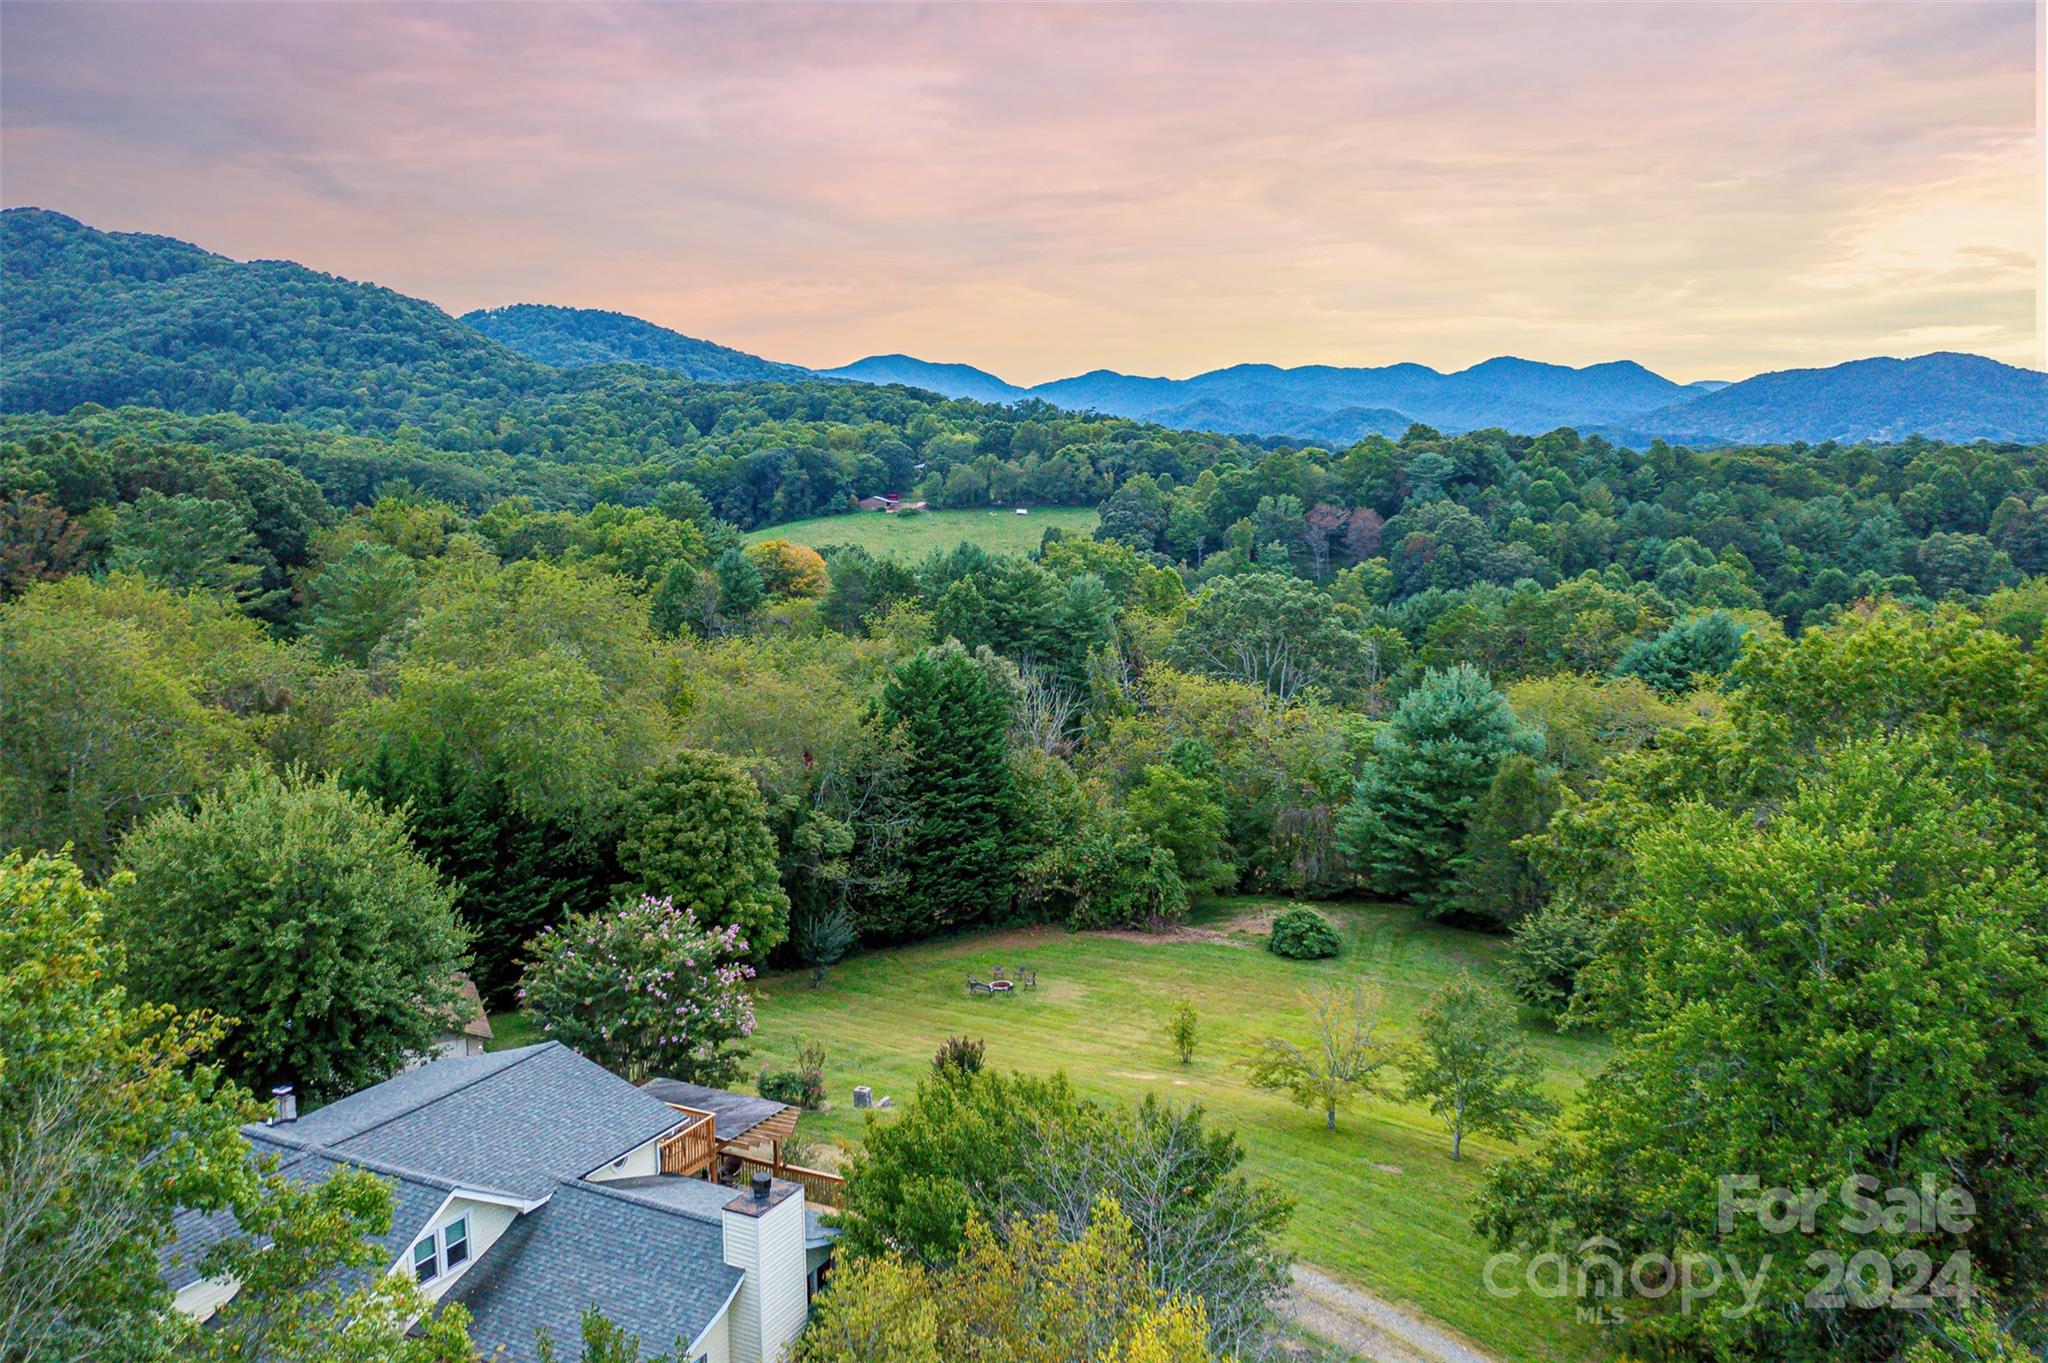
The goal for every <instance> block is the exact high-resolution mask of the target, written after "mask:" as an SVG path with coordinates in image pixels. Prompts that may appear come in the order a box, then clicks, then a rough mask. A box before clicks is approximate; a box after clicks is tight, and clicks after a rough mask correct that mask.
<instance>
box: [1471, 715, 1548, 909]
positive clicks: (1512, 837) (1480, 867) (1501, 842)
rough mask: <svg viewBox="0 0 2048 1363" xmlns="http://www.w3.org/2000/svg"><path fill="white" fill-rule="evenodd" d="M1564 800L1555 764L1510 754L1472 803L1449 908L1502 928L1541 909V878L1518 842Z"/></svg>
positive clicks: (1540, 826)
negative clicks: (1482, 792)
mask: <svg viewBox="0 0 2048 1363" xmlns="http://www.w3.org/2000/svg"><path fill="white" fill-rule="evenodd" d="M1561 798H1562V796H1561V793H1560V787H1559V784H1558V778H1557V772H1556V770H1555V769H1554V768H1552V767H1548V766H1545V765H1544V764H1543V763H1541V762H1539V761H1537V760H1536V759H1535V758H1533V757H1531V756H1529V755H1528V754H1527V753H1519V752H1518V753H1512V754H1510V755H1509V756H1508V758H1507V760H1506V761H1504V762H1502V763H1501V764H1500V770H1499V771H1498V772H1496V773H1495V774H1494V778H1493V783H1492V784H1491V785H1489V786H1488V787H1487V788H1486V794H1485V795H1483V796H1481V797H1480V800H1479V803H1478V804H1477V805H1475V806H1473V809H1472V821H1471V824H1470V825H1469V826H1468V827H1467V829H1466V831H1465V848H1464V850H1463V851H1462V852H1460V853H1459V854H1458V860H1457V862H1456V863H1455V865H1454V867H1453V870H1454V872H1455V873H1456V877H1457V879H1456V883H1455V884H1454V885H1453V886H1452V887H1451V890H1450V893H1449V895H1448V896H1447V904H1448V906H1449V907H1450V908H1453V909H1455V910H1456V911H1457V912H1458V913H1460V914H1462V915H1464V916H1466V917H1469V918H1476V919H1479V920H1481V921H1482V922H1485V923H1490V924H1493V925H1495V926H1497V927H1501V928H1512V927H1514V926H1515V924H1517V923H1519V922H1521V921H1522V920H1523V919H1524V918H1526V917H1528V916H1529V915H1530V914H1532V913H1534V912H1535V911H1536V910H1537V909H1538V908H1540V907H1542V904H1543V898H1544V885H1543V878H1542V876H1540V875H1539V874H1538V873H1537V870H1536V866H1535V864H1534V863H1533V862H1532V861H1531V860H1530V857H1529V854H1528V853H1527V852H1526V851H1524V850H1522V849H1520V848H1518V847H1516V846H1515V844H1516V842H1517V841H1518V840H1520V839H1522V838H1526V837H1528V836H1530V835H1531V834H1535V833H1541V832H1542V831H1543V830H1544V829H1545V828H1547V827H1549V825H1550V816H1551V815H1552V814H1554V813H1556V812H1557V806H1558V802H1559V800H1560V799H1561Z"/></svg>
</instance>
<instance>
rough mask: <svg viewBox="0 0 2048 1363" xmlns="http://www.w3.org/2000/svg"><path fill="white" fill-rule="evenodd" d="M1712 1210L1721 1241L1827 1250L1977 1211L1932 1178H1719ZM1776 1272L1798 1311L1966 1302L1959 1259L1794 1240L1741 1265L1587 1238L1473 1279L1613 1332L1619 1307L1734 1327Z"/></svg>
mask: <svg viewBox="0 0 2048 1363" xmlns="http://www.w3.org/2000/svg"><path fill="white" fill-rule="evenodd" d="M1717 1204H1718V1205H1717V1209H1716V1212H1717V1214H1716V1226H1717V1229H1718V1231H1719V1233H1720V1234H1721V1235H1723V1236H1730V1235H1734V1234H1735V1233H1736V1232H1738V1231H1739V1230H1742V1229H1743V1228H1744V1226H1745V1223H1754V1225H1755V1226H1756V1227H1757V1228H1758V1229H1760V1230H1761V1231H1762V1232H1763V1233H1764V1234H1765V1235H1767V1236H1783V1237H1788V1238H1790V1237H1795V1236H1811V1235H1827V1236H1828V1237H1829V1239H1830V1242H1831V1245H1836V1244H1840V1243H1841V1240H1842V1239H1843V1238H1844V1237H1849V1238H1851V1239H1853V1238H1855V1237H1861V1236H1880V1235H1882V1236H1900V1235H1927V1236H1950V1237H1953V1236H1958V1235H1961V1234H1963V1233H1964V1232H1966V1231H1968V1230H1969V1229H1970V1228H1971V1226H1972V1225H1974V1224H1975V1217H1976V1213H1977V1204H1976V1199H1975V1198H1973V1197H1972V1196H1971V1195H1970V1193H1969V1190H1968V1189H1965V1188H1959V1187H1956V1186H1954V1185H1952V1184H1944V1183H1942V1182H1940V1181H1939V1180H1937V1179H1936V1178H1934V1177H1933V1176H1932V1175H1923V1176H1922V1177H1921V1178H1920V1179H1919V1180H1918V1181H1916V1182H1914V1183H1910V1184H1900V1185H1897V1186H1893V1187H1886V1186H1884V1185H1883V1184H1882V1183H1881V1182H1880V1181H1879V1180H1877V1179H1875V1178H1871V1177H1870V1176H1868V1175H1865V1174H1852V1175H1850V1176H1849V1177H1847V1178H1844V1179H1842V1180H1841V1181H1840V1182H1839V1183H1834V1184H1829V1185H1826V1186H1823V1187H1818V1188H1779V1187H1772V1188H1765V1187H1764V1186H1763V1184H1762V1181H1761V1180H1760V1179H1758V1178H1756V1177H1755V1176H1754V1175H1749V1174H1728V1175H1723V1176H1722V1178H1721V1179H1720V1180H1719V1187H1718V1197H1717ZM1781 1265H1782V1266H1783V1271H1787V1272H1791V1273H1792V1274H1793V1275H1794V1276H1793V1278H1792V1280H1791V1281H1792V1282H1793V1283H1794V1284H1798V1283H1802V1282H1803V1284H1804V1291H1803V1292H1802V1293H1801V1296H1800V1301H1801V1303H1802V1305H1804V1306H1805V1307H1807V1308H1808V1309H1810V1310H1820V1311H1832V1310H1844V1309H1850V1310H1864V1311H1871V1310H1880V1309H1889V1310H1896V1311H1920V1310H1926V1309H1927V1308H1929V1307H1931V1306H1933V1305H1934V1303H1935V1302H1936V1301H1950V1302H1956V1303H1958V1304H1962V1305H1968V1304H1970V1303H1972V1302H1974V1301H1975V1300H1976V1296H1977V1293H1976V1289H1975V1287H1974V1286H1973V1284H1972V1281H1971V1275H1970V1255H1969V1251H1967V1250H1961V1249H1959V1250H1956V1251H1954V1252H1953V1253H1951V1254H1949V1255H1948V1256H1947V1257H1946V1258H1944V1259H1943V1260H1942V1261H1941V1262H1940V1263H1939V1264H1937V1263H1936V1262H1935V1261H1934V1258H1933V1257H1932V1256H1931V1255H1928V1254H1926V1253H1923V1252H1922V1251H1920V1250H1917V1249H1902V1250H1896V1251H1886V1250H1879V1249H1874V1248H1873V1249H1864V1250H1856V1251H1853V1252H1850V1253H1844V1252H1843V1251H1842V1250H1840V1249H1838V1248H1833V1247H1830V1248H1826V1249H1818V1250H1815V1251H1813V1252H1812V1253H1809V1254H1805V1255H1803V1256H1802V1255H1800V1254H1799V1253H1798V1250H1797V1248H1796V1242H1795V1244H1793V1245H1789V1246H1788V1247H1787V1248H1786V1250H1785V1251H1783V1252H1778V1251H1765V1252H1762V1253H1758V1254H1755V1255H1753V1256H1751V1257H1750V1258H1749V1259H1748V1260H1747V1261H1745V1260H1744V1259H1743V1257H1742V1256H1741V1255H1738V1254H1736V1253H1734V1252H1732V1251H1725V1250H1718V1249H1701V1250H1687V1251H1683V1252H1681V1253H1678V1254H1676V1255H1671V1254H1663V1253H1649V1254H1638V1255H1635V1256H1633V1257H1630V1258H1627V1259H1626V1260H1624V1258H1623V1253H1622V1248H1621V1246H1620V1245H1619V1244H1618V1243H1617V1242H1615V1241H1614V1240H1611V1239H1608V1238H1607V1237H1605V1236H1594V1237H1592V1238H1590V1239H1587V1240H1584V1241H1581V1242H1580V1243H1579V1244H1578V1245H1577V1246H1575V1247H1574V1248H1573V1249H1572V1250H1571V1251H1569V1252H1561V1251H1549V1252H1545V1253H1542V1254H1535V1255H1529V1256H1524V1255H1521V1254H1517V1253H1513V1252H1508V1253H1501V1254H1496V1255H1494V1256H1492V1257H1491V1258H1489V1259H1488V1260H1487V1261H1486V1266H1485V1269H1484V1273H1483V1277H1484V1281H1485V1284H1486V1290H1487V1293H1488V1295H1490V1296H1493V1297H1496V1298H1500V1299H1512V1298H1515V1297H1519V1296H1523V1295H1525V1294H1526V1295H1529V1296H1534V1297H1542V1298H1549V1299H1558V1300H1562V1299H1571V1300H1576V1301H1577V1302H1578V1303H1579V1310H1578V1314H1579V1318H1580V1319H1581V1320H1584V1321H1589V1322H1592V1323H1595V1324H1607V1325H1618V1324H1621V1323H1622V1322H1623V1320H1624V1319H1625V1317H1626V1311H1625V1307H1626V1304H1627V1303H1629V1302H1631V1301H1637V1302H1658V1303H1667V1304H1668V1305H1675V1307H1676V1309H1677V1310H1679V1311H1680V1312H1682V1313H1684V1314H1686V1315H1691V1314H1694V1313H1696V1312H1701V1311H1708V1310H1711V1311H1714V1312H1716V1313H1718V1314H1719V1315H1720V1316H1721V1317H1722V1318H1724V1319H1729V1320H1734V1319H1739V1318H1741V1317H1743V1316H1746V1315H1748V1314H1749V1313H1751V1312H1752V1311H1754V1310H1755V1309H1756V1307H1757V1304H1758V1302H1759V1301H1760V1300H1761V1299H1762V1297H1763V1293H1764V1291H1765V1288H1766V1286H1767V1285H1768V1284H1770V1283H1771V1282H1772V1281H1773V1275H1774V1274H1775V1273H1779V1272H1780V1271H1781Z"/></svg>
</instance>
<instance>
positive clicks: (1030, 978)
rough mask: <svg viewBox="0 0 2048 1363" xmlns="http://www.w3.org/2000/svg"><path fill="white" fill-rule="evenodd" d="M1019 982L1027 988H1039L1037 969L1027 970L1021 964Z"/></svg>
mask: <svg viewBox="0 0 2048 1363" xmlns="http://www.w3.org/2000/svg"><path fill="white" fill-rule="evenodd" d="M1017 983H1018V984H1020V985H1022V986H1023V987H1024V988H1026V989H1036V988H1038V972H1037V971H1035V970H1026V969H1025V968H1024V967H1023V966H1021V965H1020V966H1018V967H1017Z"/></svg>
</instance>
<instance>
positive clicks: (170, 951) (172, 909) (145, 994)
mask: <svg viewBox="0 0 2048 1363" xmlns="http://www.w3.org/2000/svg"><path fill="white" fill-rule="evenodd" d="M120 867H121V869H122V870H123V871H125V872H127V873H128V874H127V875H126V876H125V877H123V878H122V879H120V880H118V881H116V882H115V883H114V884H113V886H112V887H111V899H110V904H109V913H108V923H109V926H110V928H111V929H112V930H113V931H114V932H115V933H116V935H118V936H119V938H120V939H121V941H122V943H123V944H124V946H125V948H126V952H127V969H126V971H125V977H126V979H127V981H128V983H129V985H130V987H131V988H133V989H134V991H135V993H136V995H137V996H138V997H141V998H145V999H151V1000H154V1001H157V1002H162V1003H167V1004H172V1005H175V1006H177V1007H180V1008H186V1009H197V1008H204V1009H210V1010H212V1011H213V1012H215V1013H218V1014H219V1015H221V1016H222V1017H226V1018H232V1019H234V1024H233V1029H232V1030H231V1031H230V1032H229V1034H228V1036H227V1038H226V1040H225V1042H224V1043H223V1044H222V1046H221V1049H220V1056H221V1060H222V1062H223V1064H224V1065H225V1067H226V1069H227V1070H228V1072H229V1073H230V1074H231V1075H232V1076H233V1077H235V1078H236V1079H237V1080H239V1081H241V1082H242V1083H245V1084H247V1085H248V1086H250V1087H251V1088H254V1089H257V1090H259V1091H262V1090H267V1089H268V1088H269V1087H270V1086H271V1085H273V1084H278V1083H293V1084H297V1085H299V1086H300V1087H301V1088H302V1090H303V1091H304V1092H306V1093H307V1094H309V1095H310V1096H313V1097H316V1098H319V1097H329V1096H335V1095H339V1094H344V1093H349V1092H353V1091H354V1090H356V1089H359V1088H362V1087H365V1086H366V1085H369V1084H374V1083H377V1082H379V1081H380V1080H383V1079H386V1078H388V1077H389V1076H390V1075H391V1073H392V1071H394V1070H396V1069H397V1068H398V1066H399V1065H400V1064H401V1063H402V1062H403V1061H404V1060H405V1059H406V1057H407V1056H409V1055H416V1054H423V1053H425V1052H426V1051H427V1050H428V1049H429V1047H430V1046H431V1045H432V1044H433V1040H434V1038H435V1037H436V1036H437V1035H439V1034H440V1033H441V1032H442V1031H443V1030H445V1028H446V1026H447V1023H448V1020H449V1018H450V1017H452V1016H454V1015H455V1009H456V999H455V990H456V981H455V975H456V972H457V971H459V970H460V969H461V968H462V966H463V965H464V964H465V962H466V951H465V938H466V934H465V933H464V932H463V930H462V927H461V925H460V924H459V923H458V922H457V921H456V918H455V912H454V899H455V895H454V891H453V889H452V888H451V887H450V886H449V885H448V883H447V882H446V881H444V880H442V879H441V877H440V876H439V875H438V874H437V873H436V872H435V871H434V869H433V867H431V866H429V865H428V864H427V863H426V862H425V861H424V860H422V859H421V857H420V855H419V853H417V852H415V851H414V850H413V848H412V846H411V844H410V843H408V842H407V841H406V836H405V825H404V823H403V822H402V821H401V820H400V819H399V818H398V816H397V815H396V814H393V813H390V812H389V811H387V810H385V809H383V808H381V807H379V806H378V805H377V804H376V803H375V802H374V801H372V800H371V799H369V798H368V797H367V796H364V795H361V794H358V793H356V792H353V791H349V790H345V789H343V788H342V787H341V786H339V785H337V784H336V783H335V782H334V781H333V780H332V779H331V778H327V779H319V778H314V777H310V776H306V775H304V774H302V773H297V772H294V773H288V774H287V775H285V776H282V777H279V776H274V775H272V774H270V773H269V772H266V771H262V770H259V769H254V768H245V769H244V770H242V771H240V772H237V773H235V774H234V775H233V776H230V777H229V778H228V779H227V781H226V782H225V783H224V784H223V786H222V787H221V789H220V790H219V791H218V792H216V793H213V794H210V795H207V796H205V797H203V798H202V799H201V800H200V801H199V802H198V804H197V806H196V807H195V808H194V809H193V810H192V811H191V812H190V813H187V812H185V811H183V810H165V811H163V812H162V813H159V814H157V815H155V816H153V817H152V818H150V819H149V820H147V821H146V822H144V823H143V824H141V825H140V826H138V827H137V828H136V829H135V831H134V832H133V833H131V834H130V835H129V836H128V838H127V839H126V840H125V841H124V842H123V843H122V844H121V854H120Z"/></svg>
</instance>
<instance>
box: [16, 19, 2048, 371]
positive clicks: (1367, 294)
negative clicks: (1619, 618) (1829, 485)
mask: <svg viewBox="0 0 2048 1363" xmlns="http://www.w3.org/2000/svg"><path fill="white" fill-rule="evenodd" d="M2039 22H2040V21H2039V19H2038V16H2037V9H2036V6H2035V5H2034V4H2032V3H2027V2H2026V0H2021V2H2020V3H2006V4H1992V5H1971V4H1959V3H1958V4H1952V3H1941V4H1907V3H1885V4H1871V5H1805V4H1771V5H1764V6H1724V5H1709V4H1685V3H1677V4H1664V5H1655V6H1650V5H1641V6H1638V5H1629V4H1596V3H1581V4H1569V5H1567V4H1517V5H1507V6H1493V5H1481V4H1456V3H1440V4H1427V5H1342V4H1328V5H1317V6H1309V7H1299V8H1296V7H1288V6H1274V5H1222V4H1212V5H1175V6H1114V7H1090V6H1080V5H1060V6H1025V5H974V6H969V5H964V4H963V5H954V6H947V7H939V8H917V7H895V6H883V5H857V6H856V5H840V6H829V7H811V6H804V5H756V6H746V7H722V6H713V5H702V6H692V5H680V4H677V5H658V6H657V5H647V6H632V7H609V6H593V5H574V6H555V5H544V4H521V5H505V6H497V5H461V6H457V5H432V6H391V7H378V6H362V5H348V6H342V5H325V6H305V7H301V6H294V5H283V4H271V5H264V6H255V5H210V4H149V5H141V6H131V5H124V4H61V5H47V4H40V3H25V2H24V0H8V2H7V3H6V4H4V5H0V201H4V202H5V204H6V205H8V206H16V205H23V204H33V205H38V206H41V207H45V208H51V209H56V210H58V211H61V212H64V213H68V214H70V215H72V216H73V217H76V218H79V219H81V220H82V221H85V222H87V223H90V224H92V225H93V226H96V227H101V228H106V229H110V230H123V231H149V232H159V233H164V234H167V235H171V236H176V237H181V238H184V239H186V240H189V241H193V242H196V243H198V244H200V245H202V246H205V247H207V248H209V249H212V250H215V251H219V252H221V253H223V254H226V255H230V256H234V257H236V258H240V259H250V258H276V257H283V258H289V259H292V260H297V261H300V262H302V263H305V264H307V265H310V266H313V267H315V268H318V269H322V270H327V271H330V272H332V273H335V274H339V275H344V276H347V277H349V278H353V279H366V280H371V281H374V282H377V283H380V284H384V285H387V286H389V287H391V288H394V289H397V290H399V291H401V292H403V293H407V294H413V295H416V296H419V297H424V298H427V299H430V300H432V301H433V302H435V303H437V304H439V305H440V306H441V307H443V308H446V309H447V310H448V311H450V312H451V313H461V312H463V311H466V310H468V309H471V308H476V307H486V306H496V305H501V304H506V303H515V302H539V303H555V304H563V305H568V306H577V307H596V308H611V309H616V310H618V311H621V312H627V313H632V314H634V315H636V316H640V317H645V318H647V319H649V320H650V321H654V322H658V323H660V324H662V325H664V326H669V327H673V328H675V329H677V330H679V331H682V332H685V333H688V334H690V335H693V336H701V337H705V338H707V339H710V340H714V341H718V342H720V343H721V344H725V345H731V346H737V347H739V348H741V349H744V350H749V351H752V352H754V353H756V354H760V355H765V356H767V357H769V358H771V359H777V360H785V361H790V362H794V363H799V364H806V365H813V366H826V365H834V364H841V363H845V362H848V361H850V360H853V359H855V358H857V357H859V356H862V355H867V354H872V353H887V352H897V351H901V352H906V353H910V354H914V355H918V356H920V357H923V358H926V359H931V360H939V361H948V362H965V363H970V364H975V365H979V366H981V367H983V368H985V369H989V370H992V371H994V372H995V373H998V374H1000V375H1002V376H1003V377H1004V378H1007V379H1009V380H1011V381H1012V382H1019V383H1032V382H1039V381H1043V380H1046V379H1051V378H1056V377H1062V376H1065V375H1069V374H1074V373H1079V372H1083V371H1086V370H1090V369H1096V368H1111V369H1118V370H1122V371H1125V372H1130V373H1142V374H1164V375H1168V376H1172V377H1185V376H1187V375H1189V374H1193V373H1197V372H1201V371H1203V370H1207V369H1213V368H1217V367H1220V366H1223V365H1228V364H1234V363H1240V362H1248V361H1257V362H1265V363H1273V364H1282V365H1297V364H1309V363H1326V364H1385V363H1392V362H1397V361H1417V362H1421V363H1425V364H1430V365H1434V366H1436V367H1438V368H1441V369H1447V370H1448V369H1455V368H1462V367H1464V366H1466V365H1470V364H1474V363H1477V362H1478V361H1480V360H1483V359H1486V358H1488V357H1489V356H1493V355H1500V354H1517V355H1523V356H1527V357H1529V358H1532V359H1539V360H1548V361H1553V362H1557V363H1564V364H1574V365H1578V364H1590V363H1598V362H1602V361H1607V360H1614V359H1622V358H1628V359H1635V360H1639V361H1641V362H1643V363H1645V364H1647V365H1649V366H1650V367H1651V368H1653V369H1656V370H1658V371H1659V372H1660V373H1664V374H1667V375H1669V376H1670V377H1673V378H1676V379H1679V380H1681V381H1690V380H1693V379H1702V378H1724V379H1733V378H1741V377H1746V376H1747V375H1749V374H1752V373H1756V372H1761V371H1764V370H1769V369H1782V368H1791V367H1799V366H1806V365H1823V364H1833V363H1837V362H1840V361H1842V360H1847V359H1853V358H1860V357H1863V356H1866V355H1873V354H1889V355H1914V354H1921V353H1925V352H1927V351H1932V350H1945V349H1953V350H1968V351H1973V352H1976V353H1979V354H1985V355H1990V356H1992V357H1994V358H1997V359H2001V360H2005V361H2008V362H2011V363H2016V364H2027V365H2032V366H2036V367H2041V366H2042V365H2043V331H2044V324H2043V321H2042V308H2043V297H2044V294H2043V280H2042V275H2043V265H2044V262H2043V256H2044V244H2043V238H2044V207H2043V199H2044V141H2043V134H2042V125H2041V120H2042V114H2041V109H2042V84H2041V75H2040V70H2039V68H2040V66H2041V52H2042V38H2041V35H2040V33H2039V31H2038V24H2039Z"/></svg>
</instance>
